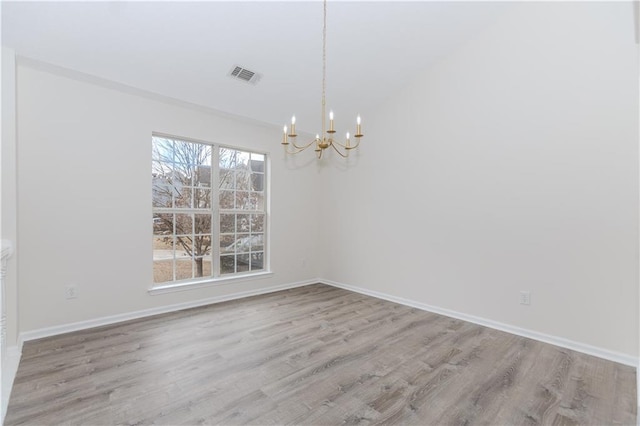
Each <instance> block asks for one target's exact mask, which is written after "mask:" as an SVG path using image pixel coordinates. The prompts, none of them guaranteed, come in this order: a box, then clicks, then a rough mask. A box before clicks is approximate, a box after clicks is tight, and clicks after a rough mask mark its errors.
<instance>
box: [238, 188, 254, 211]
mask: <svg viewBox="0 0 640 426" xmlns="http://www.w3.org/2000/svg"><path fill="white" fill-rule="evenodd" d="M236 209H243V210H250V209H251V200H250V198H249V193H248V192H247V191H238V192H236Z"/></svg>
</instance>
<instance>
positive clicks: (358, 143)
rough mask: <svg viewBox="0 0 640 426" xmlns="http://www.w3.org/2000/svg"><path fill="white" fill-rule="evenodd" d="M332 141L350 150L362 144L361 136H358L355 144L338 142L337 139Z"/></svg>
mask: <svg viewBox="0 0 640 426" xmlns="http://www.w3.org/2000/svg"><path fill="white" fill-rule="evenodd" d="M332 143H333V144H334V145H338V146H339V147H340V148H344V149H346V150H350V149H356V148H357V147H358V146H359V145H360V138H356V144H355V145H351V144H349V145H346V144H341V143H340V142H338V141H337V140H333V141H332Z"/></svg>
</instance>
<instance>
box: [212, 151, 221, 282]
mask: <svg viewBox="0 0 640 426" xmlns="http://www.w3.org/2000/svg"><path fill="white" fill-rule="evenodd" d="M211 272H212V275H213V276H214V277H219V276H220V148H219V147H218V146H217V145H213V146H212V147H211Z"/></svg>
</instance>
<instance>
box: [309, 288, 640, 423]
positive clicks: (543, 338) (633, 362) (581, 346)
mask: <svg viewBox="0 0 640 426" xmlns="http://www.w3.org/2000/svg"><path fill="white" fill-rule="evenodd" d="M319 282H321V283H323V284H327V285H330V286H334V287H339V288H342V289H345V290H349V291H354V292H356V293H360V294H364V295H366V296H372V297H376V298H378V299H383V300H388V301H390V302H395V303H399V304H401V305H405V306H410V307H412V308H416V309H420V310H423V311H428V312H433V313H436V314H440V315H445V316H448V317H452V318H456V319H460V320H463V321H468V322H471V323H474V324H478V325H482V326H485V327H489V328H493V329H496V330H500V331H506V332H507V333H511V334H515V335H518V336H522V337H527V338H529V339H533V340H538V341H540V342H544V343H549V344H552V345H555V346H560V347H562V348H566V349H571V350H574V351H577V352H582V353H585V354H588V355H593V356H597V357H599V358H603V359H607V360H609V361H614V362H618V363H620V364H625V365H629V366H632V367H636V368H638V366H639V359H638V358H637V357H634V356H631V355H626V354H621V353H618V352H614V351H610V350H608V349H603V348H599V347H596V346H591V345H587V344H585V343H580V342H576V341H573V340H569V339H565V338H562V337H557V336H551V335H549V334H544V333H540V332H537V331H533V330H528V329H526V328H520V327H516V326H513V325H509V324H504V323H501V322H498V321H493V320H490V319H486V318H481V317H476V316H473V315H468V314H463V313H461V312H456V311H452V310H449V309H443V308H439V307H437V306H431V305H427V304H425V303H420V302H416V301H414V300H409V299H405V298H402V297H397V296H392V295H390V294H386V293H381V292H378V291H373V290H369V289H366V288H362V287H356V286H352V285H348V284H342V283H339V282H336V281H331V280H325V279H319ZM639 412H640V411H639ZM639 417H640V416H639Z"/></svg>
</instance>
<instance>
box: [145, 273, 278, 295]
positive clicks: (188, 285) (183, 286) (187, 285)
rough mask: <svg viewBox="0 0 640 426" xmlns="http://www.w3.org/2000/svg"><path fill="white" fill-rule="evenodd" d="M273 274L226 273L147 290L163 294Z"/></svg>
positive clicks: (154, 293)
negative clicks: (220, 275)
mask: <svg viewBox="0 0 640 426" xmlns="http://www.w3.org/2000/svg"><path fill="white" fill-rule="evenodd" d="M272 276H273V272H271V271H264V272H254V273H248V274H241V275H231V276H229V275H226V276H224V277H216V278H210V279H207V280H204V281H183V282H181V281H178V282H174V283H171V284H163V285H156V286H153V287H151V288H149V290H147V292H148V293H149V294H150V295H152V296H155V295H157V294H165V293H173V292H176V291H185V290H193V289H194V288H202V287H211V286H221V285H225V284H234V283H236V282H237V281H251V280H257V279H263V278H269V277H272Z"/></svg>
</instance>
